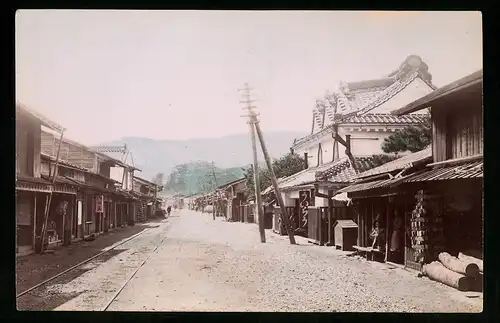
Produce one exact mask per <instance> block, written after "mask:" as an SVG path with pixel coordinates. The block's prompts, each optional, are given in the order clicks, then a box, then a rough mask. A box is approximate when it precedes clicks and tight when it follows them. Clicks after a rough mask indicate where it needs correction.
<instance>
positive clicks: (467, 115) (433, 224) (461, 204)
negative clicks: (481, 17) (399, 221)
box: [393, 70, 484, 264]
mask: <svg viewBox="0 0 500 323" xmlns="http://www.w3.org/2000/svg"><path fill="white" fill-rule="evenodd" d="M482 88H483V71H482V70H479V71H477V72H475V73H473V74H471V75H468V76H466V77H464V78H462V79H460V80H457V81H455V82H453V83H451V84H448V85H446V86H443V87H442V88H440V89H438V90H436V91H434V92H433V93H431V94H429V95H427V96H425V97H423V98H421V99H419V100H416V101H415V102H412V103H410V104H408V105H407V106H405V107H403V108H401V109H399V110H396V111H394V112H393V113H394V114H395V115H398V116H399V115H405V114H408V113H413V112H415V111H419V110H422V109H427V108H430V109H431V116H432V137H433V138H432V156H433V161H432V163H431V164H429V165H427V166H428V167H427V168H428V170H427V171H426V172H424V173H422V174H415V175H413V176H411V177H409V178H408V179H406V180H405V185H408V186H410V187H413V190H415V191H416V190H418V194H416V201H415V202H416V204H415V206H414V208H413V211H412V218H411V222H412V245H413V250H414V253H415V255H414V259H415V261H417V262H418V263H420V264H422V263H427V262H430V261H432V260H435V259H436V257H437V254H438V253H439V252H440V251H443V250H445V251H447V252H448V253H450V254H451V255H454V256H456V255H457V254H458V253H459V252H462V253H464V252H465V253H469V254H476V255H477V256H478V257H481V258H482V253H483V240H484V235H483V227H484V217H483V216H484V214H483V122H482V120H483V93H482ZM424 224H425V225H424Z"/></svg>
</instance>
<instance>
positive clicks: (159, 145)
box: [102, 132, 306, 180]
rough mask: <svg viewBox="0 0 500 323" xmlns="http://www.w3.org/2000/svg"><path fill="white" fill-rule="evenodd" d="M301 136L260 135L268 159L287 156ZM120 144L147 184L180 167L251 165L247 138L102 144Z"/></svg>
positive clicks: (131, 139)
mask: <svg viewBox="0 0 500 323" xmlns="http://www.w3.org/2000/svg"><path fill="white" fill-rule="evenodd" d="M305 135H306V134H305V133H299V132H265V133H264V137H265V140H266V146H267V149H268V151H269V154H270V155H271V157H272V158H279V157H281V156H283V155H284V154H286V153H288V152H289V151H290V147H291V146H292V144H293V140H294V139H296V138H301V137H304V136H305ZM124 143H125V144H126V145H127V147H128V148H129V149H130V151H131V152H132V156H133V159H134V164H135V166H137V167H138V168H140V169H141V170H142V173H141V172H139V173H137V176H140V177H143V178H145V179H148V180H151V179H152V178H153V177H154V175H155V174H156V173H159V172H162V173H164V174H165V180H167V178H168V175H169V174H170V172H171V171H172V170H173V169H174V167H175V166H176V165H182V164H192V163H196V162H209V163H211V162H214V164H215V166H216V167H217V168H219V169H227V168H234V167H236V168H238V169H239V168H241V167H245V166H247V165H249V164H251V163H252V146H251V142H250V136H249V135H248V134H237V135H231V136H226V137H221V138H200V139H189V140H154V139H147V138H140V137H124V138H121V139H119V140H115V141H112V142H106V143H102V144H103V145H123V144H124ZM257 148H258V151H259V161H263V160H264V157H263V156H262V152H261V148H260V145H258V146H257ZM128 161H130V159H128ZM191 166H192V165H191ZM202 168H203V167H202ZM231 172H232V171H230V173H231Z"/></svg>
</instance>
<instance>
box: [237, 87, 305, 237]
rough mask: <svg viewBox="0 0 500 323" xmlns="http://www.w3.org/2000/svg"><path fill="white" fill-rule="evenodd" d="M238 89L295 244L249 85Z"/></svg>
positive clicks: (284, 219)
mask: <svg viewBox="0 0 500 323" xmlns="http://www.w3.org/2000/svg"><path fill="white" fill-rule="evenodd" d="M240 91H244V92H245V98H246V100H245V101H240V103H245V104H246V106H245V107H244V108H243V109H245V110H248V115H245V116H243V117H249V118H250V121H251V123H253V125H254V127H255V130H256V132H257V136H258V137H259V141H260V147H261V148H262V153H263V155H264V159H265V160H266V164H267V167H268V168H269V172H270V173H271V182H272V183H273V188H274V192H275V194H276V200H277V201H278V204H279V206H280V210H281V214H282V217H283V222H284V223H285V227H286V229H287V232H288V238H289V239H290V243H291V244H296V243H295V236H294V233H293V230H292V227H291V225H290V219H289V218H288V214H287V212H286V209H285V204H284V202H283V197H282V196H281V192H280V190H279V187H278V181H277V180H276V174H275V173H274V169H273V165H272V163H271V158H270V157H269V154H268V152H267V148H266V143H265V141H264V136H263V135H262V131H261V129H260V125H259V120H258V119H257V114H256V113H255V112H254V111H253V110H252V109H253V108H254V107H253V106H252V105H251V103H252V102H253V100H250V87H249V85H248V83H245V88H244V89H240ZM254 173H255V172H254ZM262 222H263V221H262Z"/></svg>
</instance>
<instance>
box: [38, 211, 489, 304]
mask: <svg viewBox="0 0 500 323" xmlns="http://www.w3.org/2000/svg"><path fill="white" fill-rule="evenodd" d="M266 235H267V239H268V242H267V243H266V244H261V243H260V241H259V233H258V229H257V225H255V224H245V223H229V222H225V221H224V220H223V219H221V218H217V220H215V221H214V220H213V219H212V217H211V216H210V215H207V214H202V213H195V212H192V211H181V212H176V213H174V214H173V215H172V217H170V218H169V219H168V220H166V221H164V222H163V223H160V226H159V227H157V228H151V229H150V230H148V231H147V232H145V233H144V234H142V235H140V236H138V238H137V239H133V240H131V241H129V242H127V243H125V244H124V245H123V246H120V247H119V248H118V249H120V252H119V253H117V254H116V256H114V257H112V258H110V259H106V260H105V261H103V262H100V263H94V264H90V265H89V266H93V267H92V268H90V269H89V270H88V271H86V272H85V273H83V274H82V275H81V276H79V277H77V278H75V279H73V280H71V281H63V282H61V283H60V284H53V285H51V286H49V287H48V288H47V290H46V292H47V293H52V294H54V293H56V294H65V295H73V296H71V297H72V299H70V300H68V301H67V302H65V303H64V304H62V305H60V306H58V307H57V308H56V310H102V309H104V307H105V306H106V304H108V303H109V302H110V301H111V299H112V298H113V297H114V296H115V295H116V293H117V291H119V289H120V288H121V287H122V286H123V285H124V284H125V283H126V281H127V280H128V279H129V278H130V277H132V275H133V274H134V272H135V270H136V269H137V268H138V266H139V265H140V264H141V263H142V262H143V261H144V260H146V262H145V263H144V265H143V266H142V267H140V269H139V270H138V271H137V273H136V274H135V276H133V278H132V279H131V280H130V282H129V283H128V284H126V286H125V288H124V289H123V290H122V291H121V292H119V294H118V296H117V297H116V299H114V301H113V302H112V303H111V305H110V306H109V308H108V309H107V310H109V311H338V312H340V311H353V312H365V311H369V312H372V311H373V312H392V311H395V312H480V311H481V310H482V299H481V298H476V299H470V298H467V297H466V296H465V294H464V293H461V292H458V291H456V290H454V289H452V288H449V287H447V286H444V285H442V284H439V283H436V282H433V281H430V280H428V279H427V278H417V277H416V274H415V273H411V272H408V271H406V270H403V269H401V268H394V267H391V266H389V265H386V264H380V263H374V262H367V261H366V260H364V259H360V258H356V257H347V256H346V255H347V253H345V252H342V251H337V250H334V249H333V248H328V247H318V246H314V245H311V244H309V243H308V242H307V240H306V239H303V238H300V237H297V242H298V243H299V244H298V245H295V246H291V245H289V244H288V239H287V237H286V236H284V237H280V236H278V235H276V234H274V233H272V232H271V231H270V230H269V231H267V232H266Z"/></svg>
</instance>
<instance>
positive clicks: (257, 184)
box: [249, 121, 266, 243]
mask: <svg viewBox="0 0 500 323" xmlns="http://www.w3.org/2000/svg"><path fill="white" fill-rule="evenodd" d="M249 124H250V137H251V139H252V152H253V181H254V190H255V202H256V207H255V213H257V214H256V219H255V220H257V221H258V223H259V233H260V242H261V243H265V242H266V231H265V230H264V208H263V207H262V196H261V195H260V178H259V164H258V159H257V143H256V140H255V127H254V124H253V123H252V121H250V122H249Z"/></svg>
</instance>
